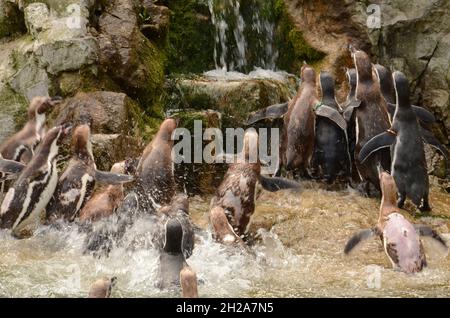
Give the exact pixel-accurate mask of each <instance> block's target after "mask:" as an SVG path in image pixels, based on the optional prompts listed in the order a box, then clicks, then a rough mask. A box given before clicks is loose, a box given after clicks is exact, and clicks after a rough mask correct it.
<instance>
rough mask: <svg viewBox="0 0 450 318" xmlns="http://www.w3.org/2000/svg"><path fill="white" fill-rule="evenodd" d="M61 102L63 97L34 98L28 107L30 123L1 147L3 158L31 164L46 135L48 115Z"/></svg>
mask: <svg viewBox="0 0 450 318" xmlns="http://www.w3.org/2000/svg"><path fill="white" fill-rule="evenodd" d="M61 101H62V98H61V97H52V98H50V97H35V98H33V100H32V101H31V103H30V106H29V107H28V121H27V123H26V124H25V126H24V127H23V128H22V129H21V130H20V131H19V132H17V133H16V134H14V135H13V136H11V137H10V138H9V139H7V140H6V141H5V142H4V143H2V144H1V145H0V154H1V155H2V156H3V158H4V159H9V160H14V161H20V162H23V163H25V164H27V163H28V162H30V160H31V158H32V157H33V153H34V149H35V147H36V146H37V145H38V143H39V142H40V141H41V140H42V138H43V137H44V135H45V132H46V129H47V128H46V114H47V113H49V112H50V111H51V109H52V108H53V107H54V106H55V105H57V104H59V103H61Z"/></svg>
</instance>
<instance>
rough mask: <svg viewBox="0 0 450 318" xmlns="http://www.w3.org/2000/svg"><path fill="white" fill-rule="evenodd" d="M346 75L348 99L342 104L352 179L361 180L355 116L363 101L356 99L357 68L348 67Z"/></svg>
mask: <svg viewBox="0 0 450 318" xmlns="http://www.w3.org/2000/svg"><path fill="white" fill-rule="evenodd" d="M345 75H346V78H347V85H348V94H347V99H346V100H345V102H344V103H343V105H342V108H343V112H342V116H343V117H344V119H345V121H346V122H347V138H348V151H349V153H350V162H351V169H350V171H351V175H352V181H355V182H360V181H361V177H360V176H359V174H358V169H357V168H356V164H355V147H356V129H355V118H354V113H355V112H354V110H355V108H357V107H359V105H360V104H361V101H359V100H357V99H356V83H357V78H356V69H354V68H350V69H349V68H346V71H345Z"/></svg>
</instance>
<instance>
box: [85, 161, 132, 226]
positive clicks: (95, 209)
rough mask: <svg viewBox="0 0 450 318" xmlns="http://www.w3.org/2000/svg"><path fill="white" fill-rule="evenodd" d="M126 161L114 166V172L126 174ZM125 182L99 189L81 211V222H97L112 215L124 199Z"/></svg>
mask: <svg viewBox="0 0 450 318" xmlns="http://www.w3.org/2000/svg"><path fill="white" fill-rule="evenodd" d="M125 165H126V163H125V161H122V162H120V163H116V164H114V165H113V166H112V168H111V172H112V173H120V174H125V172H126V171H125V169H126V168H125ZM124 196H125V195H124V187H123V184H111V185H108V186H107V187H104V188H101V189H98V190H97V191H96V192H95V193H94V194H93V195H92V197H91V198H90V199H89V201H87V202H86V204H85V205H84V207H83V208H82V209H81V211H80V216H79V218H78V220H79V222H81V223H84V222H88V221H89V222H95V221H98V220H99V219H101V218H104V217H107V216H110V215H112V214H113V213H114V211H115V210H116V209H117V207H118V206H119V205H120V203H121V202H122V201H123V199H124Z"/></svg>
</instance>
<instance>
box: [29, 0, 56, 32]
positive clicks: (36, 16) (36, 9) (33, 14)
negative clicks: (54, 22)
mask: <svg viewBox="0 0 450 318" xmlns="http://www.w3.org/2000/svg"><path fill="white" fill-rule="evenodd" d="M25 21H26V26H27V29H28V32H30V34H31V35H32V36H34V37H35V36H37V35H38V34H39V33H40V32H42V31H44V30H46V29H47V30H48V29H49V28H50V27H51V23H50V10H49V9H48V7H47V5H46V4H45V3H41V2H36V3H31V4H30V5H28V6H27V7H26V8H25Z"/></svg>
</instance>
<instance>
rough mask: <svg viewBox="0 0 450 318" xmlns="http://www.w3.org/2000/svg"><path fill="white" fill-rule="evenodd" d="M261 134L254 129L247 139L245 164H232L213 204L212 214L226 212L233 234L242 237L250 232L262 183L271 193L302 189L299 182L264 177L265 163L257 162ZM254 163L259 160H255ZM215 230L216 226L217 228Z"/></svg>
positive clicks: (238, 161) (249, 130)
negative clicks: (217, 211)
mask: <svg viewBox="0 0 450 318" xmlns="http://www.w3.org/2000/svg"><path fill="white" fill-rule="evenodd" d="M257 147H258V133H257V132H256V130H255V129H253V128H250V129H248V130H247V131H246V132H245V135H244V147H243V150H242V153H241V154H240V155H239V156H238V157H240V158H243V160H235V161H234V163H232V164H230V166H229V168H228V170H227V172H226V174H225V176H224V178H223V181H222V183H221V184H220V186H219V188H218V189H217V191H216V193H215V195H214V197H213V198H212V200H211V205H210V211H212V210H213V209H214V208H216V207H220V208H221V209H223V210H224V211H225V213H226V215H227V218H228V221H229V224H230V225H231V226H232V229H233V231H234V232H235V233H236V234H237V235H238V236H242V235H244V233H245V232H246V229H247V225H248V224H249V221H250V217H251V216H252V214H253V212H254V211H255V198H256V196H255V190H256V184H257V182H259V183H260V184H261V186H262V187H263V188H264V189H265V190H268V191H271V192H275V191H278V190H282V189H297V190H298V189H299V188H300V185H299V184H298V183H297V182H294V181H290V180H287V179H283V178H276V177H275V178H270V177H266V176H263V175H261V163H260V161H259V160H258V159H257V158H256V156H253V155H256V153H257ZM252 157H253V159H255V160H252ZM213 226H214V225H213Z"/></svg>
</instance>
